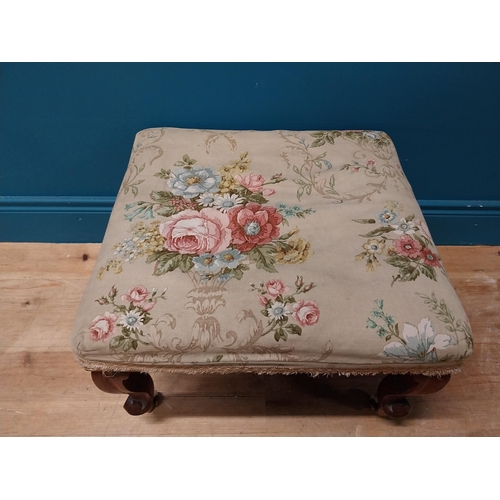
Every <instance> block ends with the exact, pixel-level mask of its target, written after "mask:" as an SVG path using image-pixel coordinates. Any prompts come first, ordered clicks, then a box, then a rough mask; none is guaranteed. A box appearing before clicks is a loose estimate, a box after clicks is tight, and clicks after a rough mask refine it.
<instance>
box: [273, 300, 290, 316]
mask: <svg viewBox="0 0 500 500" xmlns="http://www.w3.org/2000/svg"><path fill="white" fill-rule="evenodd" d="M268 314H269V316H270V317H271V318H275V319H281V318H284V317H285V316H288V315H290V314H292V310H291V309H290V306H289V305H288V304H287V305H285V304H283V303H281V302H275V303H274V304H273V305H272V306H271V307H270V308H269V309H268Z"/></svg>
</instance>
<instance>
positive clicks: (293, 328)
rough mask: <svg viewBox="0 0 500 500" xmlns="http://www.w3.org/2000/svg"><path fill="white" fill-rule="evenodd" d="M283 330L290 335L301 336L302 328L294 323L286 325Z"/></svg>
mask: <svg viewBox="0 0 500 500" xmlns="http://www.w3.org/2000/svg"><path fill="white" fill-rule="evenodd" d="M285 330H286V331H287V332H288V333H289V334H290V335H302V328H301V327H300V326H299V325H296V324H294V323H290V324H288V325H286V326H285Z"/></svg>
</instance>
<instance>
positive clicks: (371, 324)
mask: <svg viewBox="0 0 500 500" xmlns="http://www.w3.org/2000/svg"><path fill="white" fill-rule="evenodd" d="M366 328H377V323H375V321H373V320H372V319H370V318H368V319H367V321H366Z"/></svg>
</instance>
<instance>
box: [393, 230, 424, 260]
mask: <svg viewBox="0 0 500 500" xmlns="http://www.w3.org/2000/svg"><path fill="white" fill-rule="evenodd" d="M393 245H394V249H395V250H396V252H397V253H399V254H401V255H405V256H406V257H418V256H419V255H420V250H422V245H421V244H420V243H419V242H418V241H417V240H414V239H412V238H411V237H410V236H408V235H406V234H405V235H404V236H401V238H399V240H394V243H393Z"/></svg>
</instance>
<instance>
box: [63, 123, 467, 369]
mask: <svg viewBox="0 0 500 500" xmlns="http://www.w3.org/2000/svg"><path fill="white" fill-rule="evenodd" d="M472 344H473V341H472V334H471V330H470V326H469V322H468V320H467V317H466V315H465V312H464V310H463V308H462V306H461V304H460V301H459V299H458V297H457V295H456V293H455V291H454V289H453V287H452V286H451V284H450V282H449V280H448V277H447V275H446V272H445V270H444V268H443V264H442V262H441V259H440V257H439V254H438V251H437V249H436V247H435V245H434V243H433V240H432V237H431V235H430V233H429V229H428V227H427V224H426V223H425V220H424V218H423V216H422V213H421V211H420V208H419V205H418V203H417V201H416V199H415V197H414V195H413V192H412V189H411V187H410V185H409V183H408V180H407V179H406V177H405V175H404V173H403V170H402V168H401V165H400V163H399V160H398V156H397V153H396V150H395V148H394V144H393V143H392V141H391V139H390V138H389V137H388V136H387V134H385V133H384V132H377V131H319V132H310V131H307V132H291V131H269V132H257V131H209V130H185V129H174V128H159V129H148V130H144V131H142V132H140V133H138V134H137V136H136V139H135V142H134V146H133V150H132V154H131V159H130V163H129V166H128V169H127V171H126V173H125V177H124V180H123V183H122V185H121V188H120V192H119V193H118V196H117V199H116V203H115V206H114V209H113V211H112V214H111V218H110V221H109V225H108V228H107V231H106V235H105V238H104V241H103V244H102V247H101V251H100V254H99V257H98V261H97V265H96V268H95V270H94V273H93V274H92V277H91V280H90V282H89V284H88V287H87V289H86V292H85V295H84V297H83V299H82V302H81V305H80V309H79V311H78V314H77V318H76V321H75V326H74V330H73V335H72V346H73V350H74V352H75V354H76V356H77V358H78V360H79V361H80V363H81V364H82V365H83V366H84V367H86V368H87V369H93V370H96V369H104V370H140V371H146V372H148V371H158V370H167V371H168V370H184V371H188V372H189V371H197V370H199V371H206V372H221V373H224V372H230V371H255V372H262V373H276V372H285V373H286V372H309V373H328V372H331V373H345V374H351V373H352V374H356V373H406V372H412V373H425V374H439V373H449V372H452V371H454V370H455V369H456V368H457V367H458V366H459V365H460V363H461V362H462V361H463V360H464V359H465V358H467V357H468V356H469V355H470V354H471V352H472Z"/></svg>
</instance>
